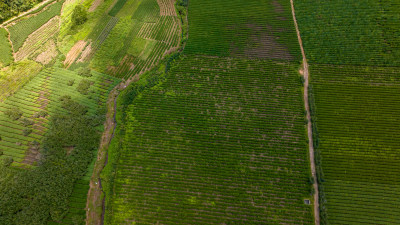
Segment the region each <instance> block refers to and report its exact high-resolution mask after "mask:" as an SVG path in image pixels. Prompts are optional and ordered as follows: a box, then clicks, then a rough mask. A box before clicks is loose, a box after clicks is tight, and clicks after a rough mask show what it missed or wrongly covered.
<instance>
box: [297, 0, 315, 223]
mask: <svg viewBox="0 0 400 225" xmlns="http://www.w3.org/2000/svg"><path fill="white" fill-rule="evenodd" d="M290 4H291V7H292V15H293V21H294V26H295V27H296V33H297V38H298V40H299V45H300V49H301V54H302V56H303V76H304V107H305V109H306V111H307V121H308V122H307V134H308V143H309V144H308V146H309V154H310V166H311V174H312V177H313V179H314V184H313V186H314V190H315V192H314V202H313V203H314V223H315V225H319V224H320V219H319V200H318V195H319V192H318V180H317V176H316V170H315V160H314V144H313V143H314V142H313V134H312V124H311V123H312V121H311V114H310V105H309V102H308V85H309V70H308V63H307V58H306V54H305V52H304V48H303V41H302V40H301V35H300V31H299V26H298V24H297V20H296V13H295V10H294V4H293V0H290Z"/></svg>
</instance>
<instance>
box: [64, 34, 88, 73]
mask: <svg viewBox="0 0 400 225" xmlns="http://www.w3.org/2000/svg"><path fill="white" fill-rule="evenodd" d="M85 47H86V41H83V40H81V41H78V42H76V44H75V45H74V46H73V47H72V48H71V50H69V52H68V54H67V56H66V58H65V61H64V66H66V67H67V68H68V67H69V66H71V64H72V63H74V62H75V60H76V59H77V58H78V56H79V55H80V54H81V52H82V50H83V49H84V48H85Z"/></svg>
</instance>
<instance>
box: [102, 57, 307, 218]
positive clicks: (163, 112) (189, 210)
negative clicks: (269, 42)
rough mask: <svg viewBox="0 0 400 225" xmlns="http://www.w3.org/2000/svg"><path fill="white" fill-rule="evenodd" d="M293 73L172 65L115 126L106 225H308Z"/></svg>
mask: <svg viewBox="0 0 400 225" xmlns="http://www.w3.org/2000/svg"><path fill="white" fill-rule="evenodd" d="M297 66H298V65H296V64H295V65H292V64H289V63H277V62H273V61H259V60H242V59H240V60H239V59H230V58H218V60H216V58H215V57H200V56H199V57H184V58H183V59H180V60H178V61H177V63H175V64H173V66H172V69H171V71H170V75H168V77H167V79H166V81H165V82H163V83H162V84H160V85H156V86H155V87H154V88H151V89H147V90H145V91H144V92H143V93H142V94H140V95H138V96H137V98H136V99H135V100H134V101H133V102H132V104H130V105H129V107H128V108H127V110H126V111H125V112H124V113H125V115H126V117H125V118H123V119H122V118H121V117H120V116H121V115H120V114H119V116H118V117H117V118H118V123H119V124H122V125H119V126H118V128H117V129H118V130H117V132H116V136H115V137H114V139H113V144H112V146H113V147H112V148H113V149H112V150H110V151H112V152H114V153H113V154H115V151H118V152H119V154H120V156H119V160H117V161H115V162H113V161H112V160H114V158H113V157H114V156H113V155H112V156H110V157H111V158H109V164H108V165H109V166H112V165H114V163H115V164H116V171H115V177H113V178H111V179H113V180H114V185H113V191H112V193H113V194H112V195H111V196H110V195H109V196H107V202H108V203H109V204H108V205H107V211H106V212H107V213H106V224H131V223H133V222H136V223H138V224H157V223H159V224H265V223H270V224H280V223H286V224H312V221H313V216H312V208H311V206H310V205H306V204H304V199H306V198H308V199H309V198H310V187H311V186H310V184H309V182H308V179H309V176H310V172H309V171H310V168H309V161H308V156H307V152H308V151H307V144H306V140H305V137H306V134H305V127H304V110H303V101H302V93H301V82H300V81H299V77H298V73H297V72H296V70H297ZM149 80H151V79H150V78H149ZM146 82H147V81H146ZM146 82H145V83H146ZM119 99H121V98H119ZM121 119H122V120H121ZM121 121H123V122H121Z"/></svg>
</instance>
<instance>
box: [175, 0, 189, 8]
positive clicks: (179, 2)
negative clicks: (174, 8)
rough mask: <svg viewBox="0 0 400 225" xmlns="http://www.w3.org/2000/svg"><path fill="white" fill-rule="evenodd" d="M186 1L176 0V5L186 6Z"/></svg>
mask: <svg viewBox="0 0 400 225" xmlns="http://www.w3.org/2000/svg"><path fill="white" fill-rule="evenodd" d="M188 1H189V0H178V1H177V5H179V6H183V7H187V6H188Z"/></svg>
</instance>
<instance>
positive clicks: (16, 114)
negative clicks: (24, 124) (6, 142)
mask: <svg viewBox="0 0 400 225" xmlns="http://www.w3.org/2000/svg"><path fill="white" fill-rule="evenodd" d="M4 114H6V115H7V116H8V117H9V118H10V119H12V120H19V119H20V118H21V116H22V114H23V113H22V111H21V110H20V109H19V108H17V107H11V108H10V109H7V110H6V111H5V112H4Z"/></svg>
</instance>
